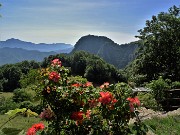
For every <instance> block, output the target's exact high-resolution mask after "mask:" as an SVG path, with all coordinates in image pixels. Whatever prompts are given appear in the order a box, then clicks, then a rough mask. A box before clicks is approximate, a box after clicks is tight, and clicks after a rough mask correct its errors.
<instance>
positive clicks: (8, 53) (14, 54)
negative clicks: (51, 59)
mask: <svg viewBox="0 0 180 135" xmlns="http://www.w3.org/2000/svg"><path fill="white" fill-rule="evenodd" d="M55 54H56V53H55V52H39V51H30V50H25V49H21V48H7V47H5V48H0V65H3V64H10V63H11V64H13V63H17V62H21V61H24V60H35V61H42V60H43V59H44V58H45V57H48V56H49V55H55Z"/></svg>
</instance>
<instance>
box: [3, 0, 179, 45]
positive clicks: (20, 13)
mask: <svg viewBox="0 0 180 135" xmlns="http://www.w3.org/2000/svg"><path fill="white" fill-rule="evenodd" d="M0 3H1V4H2V7H1V9H0V14H1V15H2V17H1V18H0V40H6V39H9V38H18V39H21V40H25V41H31V42H35V43H40V42H44V43H57V42H63V43H70V44H73V45H74V44H75V43H76V42H77V40H78V39H79V38H80V37H82V36H85V35H88V34H93V35H99V36H107V37H109V38H111V39H112V40H113V41H115V42H116V43H119V44H121V43H128V42H131V41H135V40H137V39H136V38H134V36H135V35H138V32H137V30H139V29H141V28H143V27H144V26H145V21H146V20H149V19H151V17H152V15H157V14H158V13H159V12H161V11H164V12H167V11H168V9H169V8H170V7H171V6H173V5H176V6H179V5H180V0H0Z"/></svg>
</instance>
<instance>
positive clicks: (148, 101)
mask: <svg viewBox="0 0 180 135" xmlns="http://www.w3.org/2000/svg"><path fill="white" fill-rule="evenodd" d="M137 96H138V97H139V99H140V101H141V106H143V107H145V108H147V109H152V110H155V111H157V110H158V111H159V110H162V107H161V105H160V104H158V103H157V101H156V100H155V98H154V95H153V94H152V93H149V92H146V93H144V92H138V95H137Z"/></svg>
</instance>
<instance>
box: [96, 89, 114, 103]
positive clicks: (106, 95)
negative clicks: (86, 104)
mask: <svg viewBox="0 0 180 135" xmlns="http://www.w3.org/2000/svg"><path fill="white" fill-rule="evenodd" d="M100 95H101V97H100V98H99V102H101V103H102V104H104V105H106V104H110V103H111V104H114V103H116V102H117V99H115V98H114V97H113V96H112V94H111V93H110V92H108V91H107V92H100Z"/></svg>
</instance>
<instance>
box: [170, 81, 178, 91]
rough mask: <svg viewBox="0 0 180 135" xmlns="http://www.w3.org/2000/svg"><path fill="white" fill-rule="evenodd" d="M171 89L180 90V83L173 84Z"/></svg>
mask: <svg viewBox="0 0 180 135" xmlns="http://www.w3.org/2000/svg"><path fill="white" fill-rule="evenodd" d="M171 87H172V88H173V89H178V88H180V82H178V81H175V82H172V84H171Z"/></svg>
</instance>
